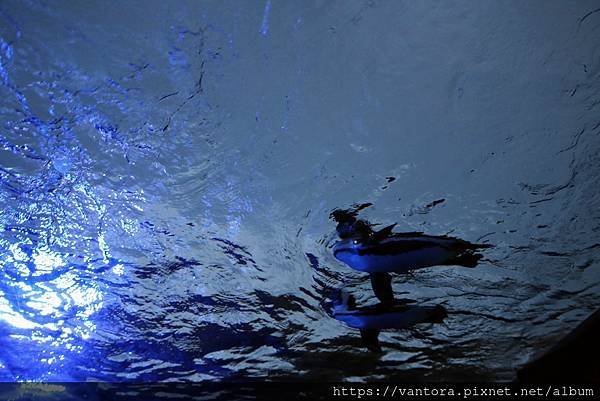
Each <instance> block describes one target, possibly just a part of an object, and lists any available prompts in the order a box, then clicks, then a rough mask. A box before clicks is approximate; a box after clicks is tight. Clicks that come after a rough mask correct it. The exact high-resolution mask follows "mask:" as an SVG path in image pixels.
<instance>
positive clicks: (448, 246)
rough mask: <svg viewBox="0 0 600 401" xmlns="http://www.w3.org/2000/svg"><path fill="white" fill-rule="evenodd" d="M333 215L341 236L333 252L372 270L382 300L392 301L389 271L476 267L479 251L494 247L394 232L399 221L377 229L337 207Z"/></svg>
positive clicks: (456, 239) (361, 267)
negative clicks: (430, 267)
mask: <svg viewBox="0 0 600 401" xmlns="http://www.w3.org/2000/svg"><path fill="white" fill-rule="evenodd" d="M331 217H332V218H333V219H334V220H335V221H336V222H338V225H337V227H336V231H337V232H338V235H339V237H340V238H341V241H338V242H337V243H336V244H335V246H334V248H333V255H334V256H335V258H336V259H338V260H340V261H342V262H344V263H346V264H347V265H348V266H350V267H351V268H353V269H355V270H359V271H363V272H368V273H371V283H372V284H373V290H374V291H375V295H377V297H378V298H379V300H380V301H381V302H391V301H393V294H392V290H391V277H390V276H389V274H387V273H388V272H393V273H408V272H409V271H411V270H415V269H420V268H424V267H429V266H436V265H458V266H465V267H475V266H476V265H477V262H478V261H479V260H480V259H481V258H482V255H481V254H479V253H476V251H477V250H479V249H483V248H490V247H491V246H492V245H488V244H473V243H470V242H467V241H464V240H461V239H458V238H453V237H448V236H432V235H425V234H423V233H421V232H410V233H393V232H392V230H393V229H394V226H395V225H396V224H392V225H390V226H387V227H384V228H383V229H381V230H379V231H374V230H373V229H372V226H371V224H369V223H368V222H367V221H365V220H360V219H357V218H356V212H355V211H354V212H348V211H344V210H339V209H338V210H334V211H333V212H332V213H331Z"/></svg>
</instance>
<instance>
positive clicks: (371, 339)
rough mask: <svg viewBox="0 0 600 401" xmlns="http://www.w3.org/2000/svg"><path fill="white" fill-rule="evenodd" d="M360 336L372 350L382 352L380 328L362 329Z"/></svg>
mask: <svg viewBox="0 0 600 401" xmlns="http://www.w3.org/2000/svg"><path fill="white" fill-rule="evenodd" d="M360 337H361V338H362V341H363V344H364V345H365V346H366V347H367V348H368V349H369V350H370V351H373V352H381V346H380V345H379V330H375V329H362V330H361V331H360Z"/></svg>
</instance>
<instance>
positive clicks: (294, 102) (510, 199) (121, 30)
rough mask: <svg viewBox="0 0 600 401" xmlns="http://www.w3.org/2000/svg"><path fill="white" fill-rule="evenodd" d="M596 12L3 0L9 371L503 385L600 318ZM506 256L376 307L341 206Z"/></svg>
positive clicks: (404, 286) (0, 270)
mask: <svg viewBox="0 0 600 401" xmlns="http://www.w3.org/2000/svg"><path fill="white" fill-rule="evenodd" d="M599 35H600V11H598V2H597V1H583V0H582V1H573V2H566V1H565V2H547V1H528V2H497V1H471V2H467V1H446V2H430V1H378V0H369V1H344V2H341V1H340V2H331V1H317V0H315V1H302V2H296V1H274V0H266V1H262V0H261V1H205V2H199V1H169V2H159V1H152V2H147V1H143V2H142V1H139V2H135V1H127V2H94V1H90V2H58V1H37V0H35V1H34V0H26V1H12V0H4V1H1V2H0V124H1V125H0V205H1V207H0V381H137V382H144V381H179V380H182V381H219V380H249V379H260V378H270V379H275V380H277V379H280V380H288V379H292V378H293V379H296V380H298V379H299V380H330V381H335V380H352V381H372V380H397V381H459V380H465V379H468V380H471V381H482V380H490V381H505V380H512V379H514V378H515V374H516V370H517V369H518V368H519V367H521V366H522V365H523V364H525V363H526V362H527V361H529V360H530V359H531V358H532V357H534V356H535V355H538V354H539V353H540V352H543V351H544V350H546V349H548V348H549V347H551V346H552V345H553V344H554V343H556V341H558V340H559V339H560V338H561V337H563V336H564V335H565V334H567V333H568V332H569V331H570V330H572V329H573V328H574V327H575V326H577V325H578V324H579V323H580V322H581V321H583V320H584V319H585V318H586V317H587V316H588V315H590V314H591V313H592V312H593V311H595V310H596V309H597V308H598V306H599V301H600V292H599V289H600V262H599V255H600V239H599V233H600V191H599V189H598V188H600V174H599V173H600V153H599V150H600V41H599V40H598V38H599V37H600V36H599ZM367 202H368V203H371V204H372V205H371V206H369V207H366V208H365V209H364V210H362V211H361V216H364V217H365V218H367V219H369V221H372V222H374V223H380V224H381V227H383V226H385V225H389V224H392V223H395V222H397V223H398V224H397V226H396V230H397V231H404V232H410V231H422V232H426V233H428V234H432V235H445V234H448V235H452V236H456V237H459V238H463V239H465V240H468V241H472V242H485V243H490V244H494V245H495V246H494V248H491V249H488V250H486V252H485V261H482V262H481V263H480V264H479V265H478V266H477V267H476V268H461V267H453V266H438V267H432V268H428V269H421V270H418V271H416V272H414V273H413V274H410V275H405V276H400V275H395V276H393V289H394V292H395V294H396V296H398V297H399V298H408V299H412V300H417V301H418V302H419V303H420V304H423V305H438V304H439V305H443V306H444V308H445V309H446V310H447V312H448V316H447V318H446V319H445V320H444V322H443V323H442V324H421V325H416V326H414V327H411V328H408V329H401V330H391V331H383V332H382V333H381V335H380V337H379V340H380V343H381V347H382V349H383V352H381V353H374V352H369V351H368V350H366V349H365V348H364V346H363V344H362V343H361V338H360V335H359V333H358V331H357V330H355V329H352V328H350V327H348V326H346V325H345V324H343V323H342V322H340V321H338V320H336V319H334V318H333V317H332V313H331V309H330V307H331V305H330V304H331V303H330V297H331V294H332V293H335V292H336V291H339V290H340V289H342V288H344V290H345V291H349V292H351V293H352V294H353V295H354V296H355V297H356V301H357V303H359V304H361V305H367V304H372V303H375V302H376V299H375V297H374V295H373V291H372V289H371V284H370V281H369V277H368V276H367V275H366V274H364V273H361V272H358V271H355V270H352V269H350V268H349V267H348V266H346V265H344V264H342V263H340V262H339V261H338V260H336V259H335V258H334V256H333V253H332V247H333V245H334V243H335V241H336V240H337V236H336V231H335V224H334V223H333V222H332V221H331V220H330V219H329V218H328V216H329V214H330V213H331V211H332V210H333V209H335V208H338V207H339V208H347V207H350V206H351V205H352V204H360V203H367Z"/></svg>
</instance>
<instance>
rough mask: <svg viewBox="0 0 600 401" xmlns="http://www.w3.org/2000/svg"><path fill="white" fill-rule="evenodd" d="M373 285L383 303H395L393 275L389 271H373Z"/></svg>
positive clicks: (376, 294)
mask: <svg viewBox="0 0 600 401" xmlns="http://www.w3.org/2000/svg"><path fill="white" fill-rule="evenodd" d="M370 276H371V286H372V287H373V292H374V293H375V296H376V297H377V298H378V299H379V301H380V302H381V303H382V304H386V305H393V304H394V292H393V291H392V277H391V276H390V274H389V273H371V274H370Z"/></svg>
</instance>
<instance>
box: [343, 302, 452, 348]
mask: <svg viewBox="0 0 600 401" xmlns="http://www.w3.org/2000/svg"><path fill="white" fill-rule="evenodd" d="M446 316H447V312H446V310H445V309H444V307H443V306H441V305H435V306H419V305H408V304H406V303H397V302H394V303H392V304H389V303H388V304H384V303H379V304H377V305H370V306H365V307H360V308H357V307H356V305H355V300H354V297H353V296H352V295H350V296H345V295H344V294H342V303H341V304H339V303H338V304H336V305H334V309H333V317H334V318H335V319H337V320H339V321H341V322H344V323H345V324H346V325H348V326H349V327H352V328H354V329H358V330H360V335H361V338H362V341H363V344H364V345H365V346H366V347H367V348H368V349H370V350H371V351H375V352H380V351H381V346H380V345H379V333H380V331H381V330H387V329H407V328H410V327H412V326H414V325H416V324H420V323H441V322H442V321H443V320H444V319H445V318H446Z"/></svg>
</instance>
